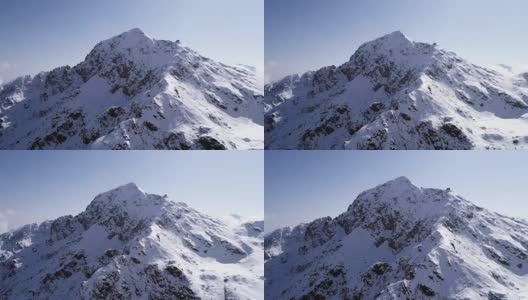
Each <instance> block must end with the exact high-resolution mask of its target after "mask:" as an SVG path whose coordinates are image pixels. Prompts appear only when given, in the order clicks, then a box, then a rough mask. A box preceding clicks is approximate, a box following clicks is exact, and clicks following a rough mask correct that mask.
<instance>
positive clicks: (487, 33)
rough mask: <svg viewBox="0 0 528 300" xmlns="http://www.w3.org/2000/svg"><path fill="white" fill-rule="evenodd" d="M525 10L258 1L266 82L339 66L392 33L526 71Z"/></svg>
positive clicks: (462, 2)
mask: <svg viewBox="0 0 528 300" xmlns="http://www.w3.org/2000/svg"><path fill="white" fill-rule="evenodd" d="M527 11H528V1H526V0H508V1H497V0H436V1H418V0H397V1H394V0H376V1H373V0H353V1H349V0H327V1H321V0H289V1H283V0H266V1H265V15H266V18H265V26H264V29H265V39H266V43H265V73H266V74H265V76H266V80H267V81H269V80H277V79H280V78H282V77H283V76H285V75H289V74H292V73H302V72H305V71H308V70H316V69H319V68H321V67H324V66H327V65H332V64H335V65H339V64H342V63H344V62H345V61H347V60H348V59H349V58H350V56H351V55H352V54H353V53H354V51H355V50H356V49H357V48H358V47H359V46H360V45H361V44H362V43H364V42H366V41H370V40H372V39H375V38H377V37H380V36H383V35H385V34H387V33H390V32H393V31H396V30H400V31H402V32H403V33H404V34H406V35H407V36H408V37H409V38H411V39H413V40H415V41H421V42H429V43H433V42H436V43H438V44H439V47H441V48H444V49H447V50H451V51H454V52H456V53H458V54H459V55H460V56H462V57H464V58H466V59H467V60H469V61H470V62H472V63H475V64H480V65H485V66H488V65H496V64H508V65H512V66H515V67H519V68H525V67H526V68H528V56H527V55H526V53H528V38H526V36H527V34H526V28H528V18H527V17H526V12H527Z"/></svg>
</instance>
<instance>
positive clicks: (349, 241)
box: [264, 177, 528, 299]
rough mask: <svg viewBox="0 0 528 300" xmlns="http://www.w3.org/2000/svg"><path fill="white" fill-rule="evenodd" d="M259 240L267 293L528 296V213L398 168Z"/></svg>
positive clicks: (298, 296) (377, 296) (367, 296)
mask: <svg viewBox="0 0 528 300" xmlns="http://www.w3.org/2000/svg"><path fill="white" fill-rule="evenodd" d="M264 247H265V256H266V263H265V274H266V286H265V293H266V298H267V299H528V222H526V221H525V220H520V219H514V218H509V217H505V216H502V215H499V214H497V213H493V212H490V211H487V210H486V209H484V208H481V207H478V206H475V205H473V204H472V203H470V202H469V201H467V200H465V199H464V198H462V197H461V196H459V195H457V194H456V193H455V192H453V191H451V190H450V189H446V190H441V189H428V188H420V187H417V186H415V185H413V184H412V183H411V182H410V181H409V180H408V179H406V178H404V177H400V178H397V179H395V180H392V181H389V182H387V183H385V184H383V185H380V186H377V187H375V188H373V189H370V190H367V191H365V192H363V193H361V194H360V195H359V196H358V197H357V198H356V200H354V201H353V202H352V204H351V205H350V206H349V208H348V210H347V211H346V212H344V213H343V214H341V215H339V216H338V217H336V218H333V219H332V218H330V217H327V218H321V219H318V220H315V221H313V222H311V223H309V224H302V225H299V226H296V227H294V228H284V229H279V230H276V231H274V232H272V233H270V234H268V235H267V236H266V237H265V242H264Z"/></svg>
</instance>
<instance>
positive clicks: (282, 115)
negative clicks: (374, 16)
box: [264, 32, 528, 150]
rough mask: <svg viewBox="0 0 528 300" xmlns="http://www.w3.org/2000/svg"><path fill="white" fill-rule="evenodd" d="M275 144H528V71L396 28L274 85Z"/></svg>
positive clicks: (271, 122) (270, 89)
mask: <svg viewBox="0 0 528 300" xmlns="http://www.w3.org/2000/svg"><path fill="white" fill-rule="evenodd" d="M264 94H265V97H264V106H265V131H266V133H265V147H266V148H267V149H437V150H440V149H514V148H528V120H527V116H528V114H527V113H528V75H527V74H526V73H524V74H513V73H512V71H511V70H509V69H508V68H499V69H487V68H482V67H479V66H476V65H474V64H471V63H469V62H467V61H466V60H464V59H462V58H461V57H459V56H457V55H456V54H455V53H453V52H449V51H445V50H442V49H440V48H438V47H437V45H436V44H426V43H419V42H413V41H411V40H409V39H408V38H407V37H406V36H405V35H403V34H402V33H401V32H393V33H391V34H388V35H386V36H383V37H381V38H378V39H376V40H373V41H370V42H367V43H365V44H363V45H362V46H361V47H359V48H358V50H357V51H356V52H355V53H354V54H353V55H352V57H351V58H350V60H349V61H348V62H346V63H344V64H342V65H341V66H338V67H336V66H328V67H324V68H322V69H319V70H317V71H314V72H307V73H305V74H303V75H292V76H288V77H286V78H284V79H282V80H279V81H277V82H273V83H270V84H267V85H266V86H265V92H264Z"/></svg>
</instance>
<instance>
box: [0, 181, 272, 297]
mask: <svg viewBox="0 0 528 300" xmlns="http://www.w3.org/2000/svg"><path fill="white" fill-rule="evenodd" d="M262 225H263V222H262V221H260V222H258V221H253V222H252V223H244V222H230V223H225V222H222V221H221V220H219V219H215V218H211V217H209V216H207V215H204V214H201V213H199V212H197V211H195V210H193V209H192V208H189V207H188V206H187V205H186V204H184V203H175V202H172V201H170V200H168V199H167V198H166V197H165V196H158V195H153V194H147V193H145V192H144V191H142V190H141V189H140V188H138V187H137V186H136V185H135V184H127V185H124V186H121V187H118V188H116V189H114V190H111V191H109V192H106V193H102V194H100V195H98V196H97V197H95V199H94V200H93V201H92V202H91V203H90V205H89V206H88V207H87V208H86V210H85V211H84V212H82V213H81V214H79V215H77V216H74V217H73V216H65V217H61V218H59V219H57V220H54V221H48V222H44V223H43V224H40V225H37V224H33V225H27V226H25V227H23V228H21V229H19V230H16V231H12V232H8V233H5V234H2V235H0V298H2V299H49V298H66V299H263V293H264V290H263V285H264V283H263V276H264V270H263V235H262V229H263V227H262Z"/></svg>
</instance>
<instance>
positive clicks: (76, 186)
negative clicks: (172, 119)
mask: <svg viewBox="0 0 528 300" xmlns="http://www.w3.org/2000/svg"><path fill="white" fill-rule="evenodd" d="M1 152H2V153H1V155H0V233H1V232H3V231H5V230H6V229H7V227H8V228H9V229H13V228H17V227H19V226H21V225H25V224H28V223H33V222H41V221H44V220H51V219H55V218H57V217H60V216H63V215H68V214H71V215H76V214H78V213H80V212H82V211H83V210H84V209H85V208H86V206H87V205H88V204H89V203H90V202H91V201H92V200H93V198H94V197H95V196H96V195H97V194H99V193H102V192H105V191H108V190H110V189H113V188H115V187H117V186H120V185H123V184H126V183H129V182H135V183H136V184H137V185H138V186H140V187H141V188H142V189H143V190H144V191H146V192H147V193H152V194H159V195H164V194H167V195H168V196H169V198H170V199H172V200H174V201H176V202H185V203H187V204H188V205H189V206H190V207H192V208H194V209H197V210H198V211H201V212H204V213H206V214H209V215H211V216H217V217H218V216H225V215H228V214H231V213H236V214H239V215H243V216H260V217H262V216H263V214H264V185H263V182H264V153H263V152H262V151H1Z"/></svg>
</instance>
